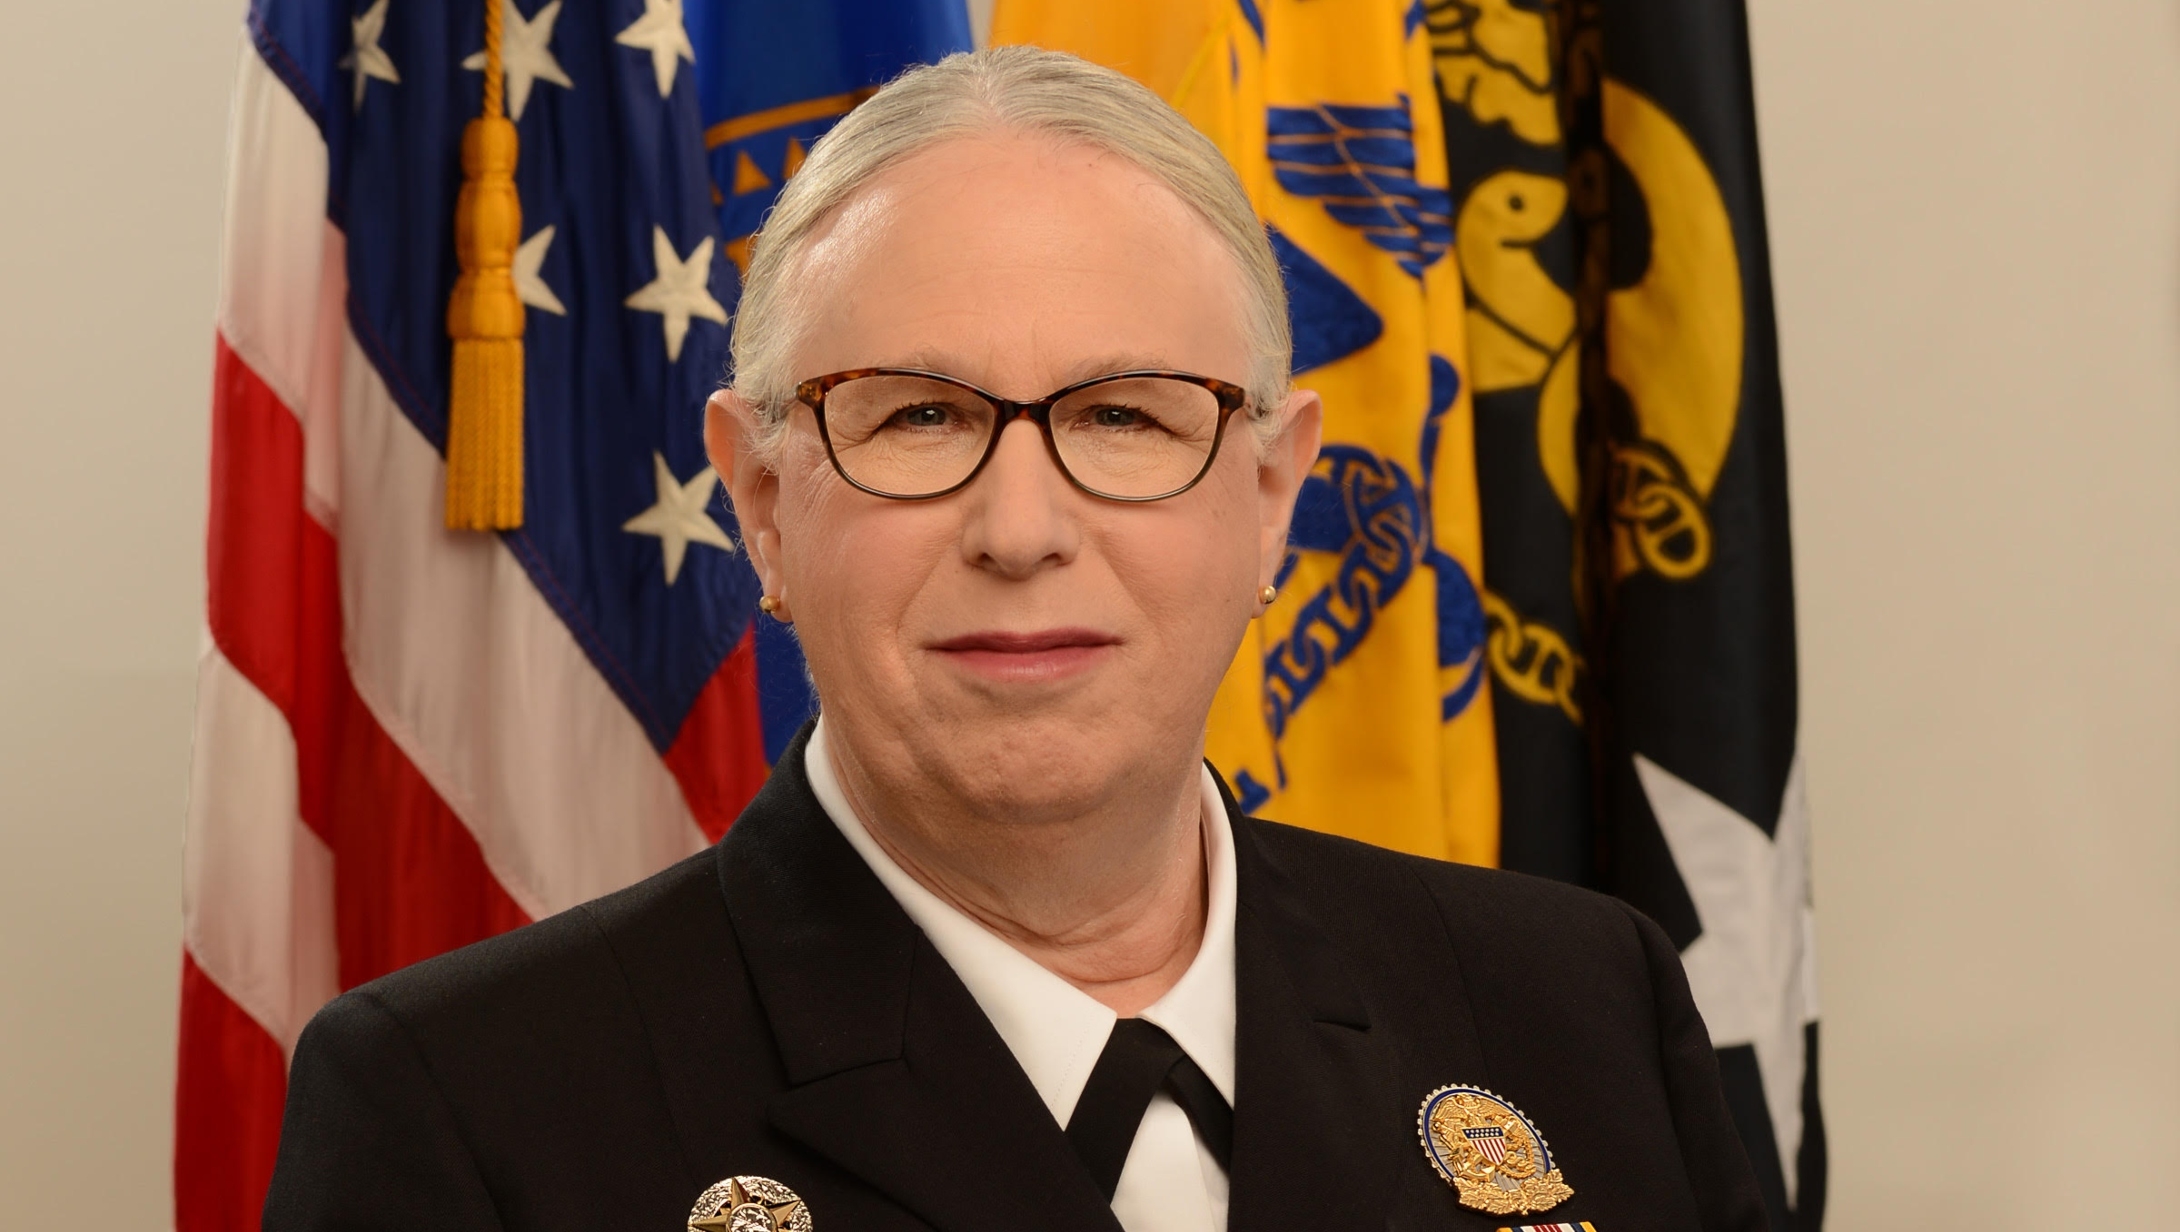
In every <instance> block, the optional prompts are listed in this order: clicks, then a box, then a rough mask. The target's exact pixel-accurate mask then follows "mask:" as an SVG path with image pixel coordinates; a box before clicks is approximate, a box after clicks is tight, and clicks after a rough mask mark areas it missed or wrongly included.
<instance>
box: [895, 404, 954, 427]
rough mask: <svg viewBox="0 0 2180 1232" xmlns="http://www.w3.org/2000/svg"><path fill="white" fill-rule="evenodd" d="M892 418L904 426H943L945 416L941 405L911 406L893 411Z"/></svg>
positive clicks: (944, 424)
mask: <svg viewBox="0 0 2180 1232" xmlns="http://www.w3.org/2000/svg"><path fill="white" fill-rule="evenodd" d="M894 418H895V419H897V420H899V421H900V423H901V426H903V427H906V428H943V427H945V426H946V418H947V416H946V408H945V407H943V406H912V407H908V408H907V409H905V410H901V411H897V412H895V413H894Z"/></svg>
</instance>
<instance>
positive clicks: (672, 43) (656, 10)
mask: <svg viewBox="0 0 2180 1232" xmlns="http://www.w3.org/2000/svg"><path fill="white" fill-rule="evenodd" d="M613 41H614V42H616V43H619V44H620V45H621V46H623V47H634V48H636V49H637V50H639V51H648V52H650V53H651V71H652V72H654V73H656V74H658V79H659V97H660V98H665V97H666V96H667V95H669V94H672V93H673V92H674V73H675V72H676V71H677V70H679V69H680V67H681V62H682V61H683V60H687V61H688V62H689V63H691V64H694V63H696V48H695V47H692V46H690V44H689V30H688V27H686V26H684V25H682V24H681V0H643V16H641V17H638V18H637V19H636V20H634V21H632V22H630V23H629V25H628V28H627V29H625V30H623V31H621V32H620V33H619V34H616V35H614V36H613Z"/></svg>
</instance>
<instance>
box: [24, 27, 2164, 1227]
mask: <svg viewBox="0 0 2180 1232" xmlns="http://www.w3.org/2000/svg"><path fill="white" fill-rule="evenodd" d="M1750 5H1751V9H1752V19H1753V22H1754V30H1755V57H1756V70H1757V87H1758V103H1759V111H1760V116H1761V122H1762V126H1763V141H1764V153H1765V162H1766V171H1767V174H1768V177H1769V188H1770V200H1771V222H1772V233H1773V239H1774V244H1775V249H1774V258H1775V268H1776V274H1777V279H1778V298H1779V302H1778V306H1779V316H1780V323H1781V329H1782V333H1783V337H1784V351H1785V361H1786V384H1787V405H1788V416H1789V428H1790V441H1791V451H1792V452H1791V457H1792V465H1793V482H1794V498H1795V533H1796V536H1797V553H1798V561H1797V565H1798V569H1797V571H1798V575H1799V585H1800V596H1801V617H1802V635H1803V642H1802V648H1803V649H1802V655H1803V657H1802V678H1803V682H1804V686H1803V687H1804V692H1803V697H1804V703H1803V706H1804V708H1803V725H1804V733H1805V735H1804V748H1805V752H1806V754H1807V756H1808V760H1809V764H1810V767H1811V769H1810V784H1811V797H1812V803H1813V805H1814V807H1815V810H1816V820H1815V834H1816V839H1815V842H1816V859H1817V879H1818V880H1817V893H1818V896H1819V920H1820V928H1821V945H1822V972H1823V996H1824V1022H1825V1027H1824V1029H1825V1033H1826V1034H1825V1055H1824V1082H1825V1102H1826V1110H1827V1114H1828V1117H1829V1119H1830V1122H1831V1131H1832V1143H1833V1151H1834V1170H1833V1211H1834V1216H1833V1219H1832V1221H1831V1226H1832V1227H1833V1228H1834V1229H1837V1230H1840V1232H1860V1230H1863V1229H1880V1230H1882V1229H1893V1228H1900V1229H1906V1228H1921V1227H1929V1226H1942V1227H1975V1228H1980V1229H1984V1230H1986V1232H2010V1230H2013V1229H2021V1230H2023V1232H2027V1230H2029V1229H2041V1228H2045V1227H2050V1226H2056V1225H2058V1224H2061V1223H2065V1224H2068V1225H2071V1226H2086V1225H2088V1224H2091V1223H2106V1224H2109V1225H2111V1226H2141V1227H2148V1226H2154V1225H2157V1224H2161V1223H2163V1222H2166V1221H2168V1220H2169V1219H2170V1217H2171V1215H2172V1212H2174V1211H2175V1210H2180V11H2176V8H2175V6H2174V5H2173V4H2172V3H2170V0H2075V2H2074V3H2070V4H2066V5H2053V4H2050V3H2048V2H2045V0H1829V2H1827V3H1822V4H1818V3H1811V2H1809V0H1750ZM240 7H241V6H240V4H239V2H238V0H162V2H160V3H151V2H150V0H138V2H137V3H125V4H112V3H108V4H47V5H30V4H18V5H13V6H11V8H10V18H9V22H8V34H9V37H8V38H7V39H6V40H4V41H0V155H4V159H5V161H4V164H0V165H4V166H5V168H6V170H5V173H4V174H0V1195H5V1208H4V1209H5V1212H6V1214H5V1219H4V1222H6V1223H7V1224H9V1225H10V1226H20V1227H26V1228H30V1227H46V1226H53V1227H59V1226H70V1225H72V1224H74V1223H77V1222H80V1221H81V1220H82V1219H83V1218H84V1215H85V1212H87V1211H91V1210H96V1211H97V1212H98V1213H99V1215H100V1216H101V1217H102V1218H101V1220H100V1221H101V1222H104V1223H110V1224H112V1225H113V1226H117V1227H132V1228H153V1227H157V1226H161V1225H164V1224H166V1223H167V1222H168V1219H169V1214H168V1159H169V1151H170V1149H171V1130H170V1128H169V1124H168V1118H169V1105H170V1100H171V1091H172V1083H173V1048H174V1041H173V1029H174V1025H173V1024H174V1009H175V988H176V980H177V962H178V956H179V946H180V928H179V911H180V858H179V857H180V844H181V833H182V816H183V813H182V808H183V793H184V790H185V786H186V779H187V771H188V762H189V723H190V705H191V692H192V680H193V669H194V662H195V657H196V647H197V638H198V627H199V622H200V617H199V611H200V608H201V604H202V585H203V583H202V573H203V569H202V537H203V529H202V528H203V516H204V474H205V443H206V440H207V423H206V400H207V391H208V387H209V373H210V356H211V329H212V326H211V317H212V306H213V270H214V260H215V244H216V242H217V238H218V213H219V207H220V192H221V187H220V186H221V175H222V168H221V149H222V144H223V131H222V130H223V126H224V123H225V106H226V93H227V86H228V81H229V78H230V73H231V69H232V65H233V59H234V54H235V48H236V41H235V28H236V18H237V13H238V11H239V9H240Z"/></svg>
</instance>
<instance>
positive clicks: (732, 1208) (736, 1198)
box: [689, 1176, 810, 1232]
mask: <svg viewBox="0 0 2180 1232" xmlns="http://www.w3.org/2000/svg"><path fill="white" fill-rule="evenodd" d="M689 1232H810V1208H809V1207H808V1206H805V1205H804V1204H803V1201H802V1198H801V1197H799V1196H798V1195H797V1194H796V1193H795V1191H794V1190H792V1189H789V1188H788V1187H787V1186H785V1185H782V1184H780V1183H779V1182H778V1181H775V1180H773V1179H771V1178H770V1177H763V1176H730V1177H728V1178H727V1179H726V1180H723V1181H721V1182H719V1183H718V1184H717V1185H714V1186H712V1187H711V1188H710V1189H707V1190H705V1191H704V1193H703V1194H702V1196H700V1197H698V1198H697V1200H696V1206H695V1208H694V1209H692V1210H691V1211H690V1212H689Z"/></svg>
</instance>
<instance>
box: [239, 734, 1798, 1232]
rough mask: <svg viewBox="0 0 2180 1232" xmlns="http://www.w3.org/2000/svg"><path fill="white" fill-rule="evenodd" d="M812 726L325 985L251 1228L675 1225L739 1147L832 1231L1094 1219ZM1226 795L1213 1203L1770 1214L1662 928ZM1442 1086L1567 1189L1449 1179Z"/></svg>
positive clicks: (1451, 1224)
mask: <svg viewBox="0 0 2180 1232" xmlns="http://www.w3.org/2000/svg"><path fill="white" fill-rule="evenodd" d="M807 735H808V733H807V731H806V732H805V733H804V738H805V739H806V738H807ZM802 745H803V740H797V741H796V743H795V744H794V745H793V746H792V747H791V748H790V749H789V750H788V753H787V755H786V756H784V757H782V758H781V759H780V761H779V766H778V769H777V770H776V771H775V773H774V775H773V777H772V779H771V781H770V782H769V783H767V784H766V786H765V788H764V790H763V791H762V792H761V793H759V795H758V796H757V798H756V800H755V801H753V802H752V803H751V804H750V806H749V808H748V810H747V811H746V812H744V813H743V814H742V816H741V818H740V819H739V820H738V821H736V822H735V824H734V827H733V828H732V830H731V831H730V832H729V833H728V835H727V837H726V838H725V839H724V840H722V841H721V842H720V843H719V844H718V845H717V846H715V847H713V848H712V849H710V850H709V851H706V852H704V853H702V854H700V855H697V856H694V857H692V858H690V859H688V860H684V861H682V862H681V863H680V864H677V865H675V866H674V867H672V868H669V869H667V870H666V871H665V872H663V873H660V874H659V875H657V876H655V877H653V878H651V879H650V880H648V881H645V882H643V883H641V884H639V885H637V886H634V887H633V888H631V889H628V890H625V891H622V892H621V893H618V894H613V895H610V896H608V897H606V898H602V899H599V900H598V901H596V902H593V903H590V904H587V905H585V906H582V907H579V908H576V909H575V910H572V911H568V912H565V913H563V914H561V915H558V916H554V917H552V918H551V919H547V920H543V921H540V922H538V923H536V924H533V925H531V926H529V927H527V928H523V929H519V930H517V931H515V932H513V933H509V934H507V935H505V936H502V937H497V938H494V939H492V940H489V941H484V942H481V943H479V944H477V945H473V946H469V947H467V948H465V949H462V950H459V951H456V952H454V953H452V954H448V955H445V956H443V957H440V958H436V959H433V960H431V961H429V962H424V963H419V964H417V965H416V966H414V967H410V968H408V969H406V970H403V971H400V972H397V973H395V974H393V975H390V976H387V977H386V978H384V979H381V980H377V981H375V982H373V983H370V984H367V985H364V986H363V987H361V988H358V989H355V990H354V991H352V992H349V993H348V994H346V995H344V996H342V997H341V998H339V999H338V1000H336V1001H334V1002H333V1003H332V1004H330V1005H328V1006H327V1007H326V1008H325V1009H324V1010H323V1011H321V1012H320V1013H319V1015H318V1016H317V1018H316V1019H315V1020H313V1022H312V1023H311V1025H310V1027H309V1028H308V1029H307V1030H306V1031H305V1032H304V1034H303V1036H302V1039H301V1041H300V1042H299V1044H298V1046H297V1048H296V1052H295V1059H294V1065H293V1068H292V1070H291V1073H290V1077H289V1088H288V1105H287V1117H286V1123H285V1126H284V1128H283V1130H282V1133H281V1141H280V1153H279V1162H278V1165H277V1167H276V1169H275V1171H274V1175H273V1181H272V1189H271V1193H270V1195H269V1197H268V1199H267V1202H266V1206H265V1216H264V1227H265V1229H266V1232H350V1230H354V1232H681V1230H682V1229H683V1227H684V1225H685V1223H686V1221H687V1220H688V1218H689V1208H690V1206H691V1204H692V1203H693V1202H694V1201H695V1200H696V1197H697V1195H698V1194H699V1193H701V1192H702V1191H703V1190H704V1189H705V1188H706V1187H707V1186H709V1185H711V1184H712V1183H713V1182H715V1181H719V1180H722V1179H724V1178H726V1177H729V1176H734V1175H752V1174H754V1175H758V1176H765V1177H770V1178H772V1179H774V1180H776V1181H779V1182H781V1183H783V1184H785V1185H787V1186H789V1187H790V1188H792V1189H794V1190H795V1191H796V1192H797V1193H798V1194H800V1195H801V1197H802V1198H803V1200H804V1201H805V1202H806V1203H807V1204H808V1207H809V1211H810V1215H811V1218H812V1221H813V1225H814V1227H815V1228H816V1229H818V1230H819V1232H908V1230H910V1229H942V1230H944V1232H1024V1230H1029V1229H1040V1230H1041V1229H1050V1230H1052V1232H1117V1229H1118V1228H1119V1224H1118V1222H1117V1221H1116V1220H1115V1219H1114V1218H1113V1214H1112V1211H1111V1210H1110V1209H1109V1208H1108V1207H1107V1205H1106V1203H1105V1200H1104V1199H1103V1198H1102V1197H1101V1196H1100V1194H1099V1192H1098V1190H1097V1188H1096V1185H1095V1184H1094V1182H1093V1181H1092V1180H1091V1178H1090V1175H1089V1173H1088V1171H1087V1170H1086V1169H1085V1168H1084V1167H1083V1165H1082V1164H1081V1162H1080V1161H1079V1160H1078V1159H1077V1158H1076V1156H1075V1155H1074V1153H1073V1151H1072V1149H1071V1147H1070V1146H1069V1143H1068V1140H1067V1138H1066V1137H1065V1135H1064V1133H1063V1132H1062V1130H1061V1127H1060V1126H1059V1125H1057V1124H1055V1123H1054V1121H1053V1119H1052V1114H1051V1113H1050V1112H1049V1111H1048V1110H1047V1109H1046V1107H1045V1104H1044V1102H1043V1101H1042V1100H1041V1099H1039V1098H1038V1095H1037V1092H1036V1090H1035V1089H1034V1088H1033V1087H1032V1086H1031V1085H1030V1082H1029V1079H1028V1077H1027V1076H1026V1075H1025V1074H1024V1073H1023V1072H1022V1070H1021V1068H1020V1066H1019V1065H1017V1064H1016V1062H1015V1060H1014V1057H1013V1054H1011V1053H1010V1052H1009V1051H1008V1050H1007V1046H1006V1045H1005V1044H1004V1043H1002V1042H1001V1040H1000V1038H999V1035H998V1033H997V1032H996V1031H994V1030H993V1028H992V1026H991V1024H990V1022H989V1021H988V1020H986V1019H985V1017H984V1015H983V1012H982V1011H981V1010H980V1009H979V1008H978V1007H977V1004H976V1002H975V1001H974V1000H972V999H971V997H970V995H969V993H968V990H967V989H965V988H964V987H963V986H962V984H961V981H960V980H959V979H958V978H956V976H955V975H954V973H953V971H952V969H950V968H949V967H948V966H947V965H946V963H945V962H944V961H943V960H942V959H941V958H940V957H939V955H938V952H937V951H936V950H934V949H933V948H932V946H931V944H930V943H929V942H928V941H927V940H925V938H924V936H923V934H922V933H921V932H920V931H919V930H918V929H917V928H916V926H915V925H914V924H913V923H911V922H910V920H909V918H908V917H907V915H906V914H904V913H903V912H902V911H901V909H900V907H899V905H898V904H896V903H895V902H894V900H893V898H892V897H891V896H890V895H889V894H888V893H887V892H886V890H885V888H884V887H883V886H882V885H881V884H880V883H879V881H878V879H877V877H876V876H875V875H874V874H872V873H871V871H870V869H869V867H868V866H867V865H865V864H864V863H863V861H862V859H861V857H859V856H858V855H857V854H856V852H855V850H854V848H852V847H850V846H849V845H848V842H847V840H846V839H844V838H842V837H841V835H840V833H839V831H838V830H836V829H835V828H834V826H833V824H832V822H831V821H830V820H828V819H827V818H826V816H825V814H824V812H823V811H822V810H821V809H820V808H819V806H818V802H817V800H816V798H815V797H813V796H812V795H811V793H810V788H809V784H808V781H807V780H806V779H805V778H804V776H803V772H802ZM1228 821H1229V823H1230V824H1231V825H1232V826H1233V828H1234V849H1235V856H1236V865H1237V867H1236V877H1237V894H1238V908H1237V916H1236V921H1235V946H1236V955H1235V982H1236V999H1237V1026H1236V1038H1235V1052H1236V1078H1235V1092H1234V1141H1233V1167H1232V1169H1231V1173H1230V1175H1231V1181H1232V1198H1231V1207H1230V1215H1229V1226H1230V1227H1231V1228H1233V1229H1236V1230H1254V1229H1285V1228H1294V1229H1311V1230H1313V1232H1330V1230H1336V1229H1354V1230H1356V1232H1361V1230H1363V1229H1371V1230H1373V1232H1376V1230H1387V1232H1390V1230H1398V1229H1457V1230H1476V1232H1481V1230H1485V1229H1495V1228H1504V1227H1518V1226H1521V1225H1549V1224H1554V1223H1580V1222H1583V1221H1587V1222H1589V1223H1590V1224H1591V1225H1592V1226H1593V1227H1594V1228H1595V1229H1596V1230H1597V1232H1661V1230H1674V1232H1679V1230H1683V1229H1685V1230H1687V1232H1698V1230H1701V1232H1762V1230H1763V1228H1764V1215H1763V1206H1762V1202H1761V1199H1760V1198H1759V1197H1758V1193H1757V1188H1756V1182H1755V1179H1754V1177H1753V1174H1752V1173H1751V1170H1750V1168H1749V1164H1748V1160H1747V1158H1746V1157H1745V1156H1744V1155H1743V1153H1742V1149H1741V1144H1740V1141H1739V1139H1738V1138H1737V1137H1736V1136H1735V1133H1734V1128H1733V1123H1732V1121H1731V1119H1730V1117H1729V1115H1728V1113H1727V1110H1726V1106H1725V1103H1724V1101H1723V1100H1722V1098H1721V1097H1720V1094H1719V1084H1718V1072H1717V1065H1716V1062H1715V1060H1714V1057H1713V1053H1712V1051H1711V1046H1710V1040H1709V1037H1708V1036H1707V1034H1706V1033H1705V1031H1704V1027H1703V1022H1702V1019H1701V1018H1699V1017H1698V1016H1697V1014H1696V1009H1695V1004H1694V1002H1693V1001H1692V1000H1691V999H1690V997H1689V993H1688V984H1687V980H1686V978H1685V977H1684V976H1683V975H1682V972H1681V967H1680V962H1679V959H1678V958H1677V957H1676V955H1675V953H1674V950H1673V947H1672V945H1671V944H1670V943H1669V942H1668V941H1667V940H1666V938H1665V935H1664V934H1663V933H1662V932H1660V931H1659V930H1658V928H1657V926H1655V925H1654V924H1652V923H1650V921H1649V920H1647V919H1645V918H1644V917H1642V916H1641V915H1639V914H1637V913H1636V912H1634V911H1633V910H1631V909H1630V908H1628V907H1626V906H1624V905H1622V904H1620V903H1619V902H1617V901H1615V900H1613V899H1610V898H1606V897H1603V896H1601V895H1597V894H1593V893H1590V892H1588V891H1585V890H1580V889H1575V888H1572V887H1568V886H1564V885H1560V884H1557V883H1555V882H1549V881H1543V880H1539V879H1536V878H1530V877H1524V876H1520V875H1517V874H1513V873H1505V872H1498V871H1493V870H1488V869H1478V868H1470V867H1464V866H1460V865H1454V864H1444V863H1439V862H1436V861H1430V860H1423V859H1418V858H1415V857H1410V856H1404V855H1399V854H1395V853H1392V852H1388V851H1383V850H1380V849H1377V848H1374V847H1369V846H1366V845H1364V844H1360V843H1354V842H1348V841H1346V840H1343V839H1336V838H1329V837H1326V836H1323V835H1319V834H1314V833H1310V832H1307V831H1303V830H1298V829H1293V828H1290V827H1287V826H1282V825H1277V824H1274V823H1271V822H1266V821H1259V820H1255V819H1252V818H1248V817H1244V816H1242V815H1241V814H1240V810H1239V809H1238V808H1236V807H1235V806H1234V805H1233V803H1232V800H1231V797H1229V800H1228ZM1448 1083H1470V1084H1474V1085H1477V1086H1481V1087H1485V1088H1488V1089H1489V1090H1490V1091H1492V1092H1494V1093H1495V1094H1497V1095H1499V1096H1500V1097H1502V1098H1504V1099H1505V1100H1506V1101H1508V1102H1509V1103H1511V1104H1513V1105H1514V1106H1515V1107H1517V1108H1519V1109H1520V1110H1521V1111H1522V1112H1523V1113H1525V1114H1526V1115H1527V1116H1528V1118H1529V1120H1530V1121H1531V1122H1532V1123H1533V1124H1534V1125H1535V1126H1536V1128H1537V1130H1539V1131H1540V1132H1541V1133H1542V1135H1543V1136H1544V1138H1545V1140H1546V1142H1547V1143H1548V1146H1549V1149H1550V1152H1551V1155H1552V1158H1553V1162H1554V1163H1555V1164H1556V1165H1557V1166H1558V1167H1559V1168H1560V1170H1561V1172H1562V1174H1563V1176H1564V1178H1565V1180H1566V1182H1567V1184H1569V1185H1570V1186H1572V1187H1573V1190H1574V1196H1573V1197H1571V1198H1569V1199H1567V1200H1566V1201H1565V1202H1563V1203H1561V1204H1560V1205H1558V1206H1557V1207H1554V1208H1553V1209H1551V1210H1550V1211H1547V1212H1542V1213H1537V1214H1530V1215H1517V1216H1490V1215H1485V1214H1482V1213H1479V1212H1476V1211H1472V1210H1468V1209H1466V1208H1464V1207H1462V1206H1461V1205H1460V1203H1459V1201H1458V1199H1457V1197H1456V1195H1455V1194H1454V1192H1453V1190H1452V1189H1451V1188H1450V1187H1449V1186H1448V1185H1447V1184H1446V1182H1445V1181H1443V1180H1442V1179H1440V1177H1439V1176H1438V1174H1437V1173H1435V1172H1434V1171H1433V1170H1432V1169H1431V1167H1430V1165H1429V1164H1428V1162H1427V1161H1426V1159H1425V1156H1424V1152H1423V1147H1422V1144H1421V1140H1420V1137H1419V1134H1418V1124H1417V1113H1418V1111H1419V1109H1420V1107H1421V1105H1422V1102H1423V1099H1424V1097H1425V1096H1426V1095H1427V1094H1428V1093H1429V1092H1431V1091H1432V1090H1433V1089H1434V1088H1437V1087H1440V1086H1444V1085H1446V1084H1448Z"/></svg>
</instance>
